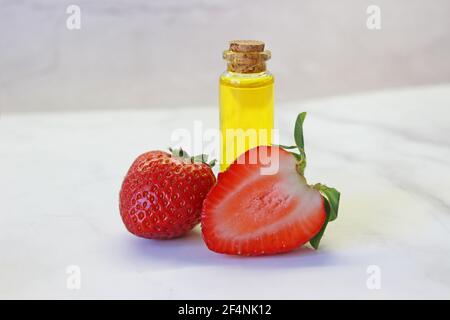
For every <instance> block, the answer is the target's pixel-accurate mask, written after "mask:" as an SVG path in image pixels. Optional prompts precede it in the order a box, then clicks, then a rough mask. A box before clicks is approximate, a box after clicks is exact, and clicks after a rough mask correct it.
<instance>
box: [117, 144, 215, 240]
mask: <svg viewBox="0 0 450 320" xmlns="http://www.w3.org/2000/svg"><path fill="white" fill-rule="evenodd" d="M170 151H171V152H172V154H169V153H167V152H164V151H150V152H146V153H144V154H142V155H140V156H139V157H138V158H137V159H136V160H135V161H134V162H133V164H132V165H131V167H130V169H129V170H128V173H127V175H126V176H125V179H124V181H123V183H122V188H121V190H120V215H121V217H122V220H123V222H124V224H125V226H126V228H127V229H128V231H130V232H131V233H133V234H135V235H136V236H139V237H144V238H150V239H170V238H175V237H179V236H182V235H183V234H185V233H186V232H188V231H189V230H191V229H192V228H193V227H194V226H195V225H197V224H198V223H199V222H200V215H201V209H202V204H203V200H204V198H205V197H206V194H207V193H208V191H209V190H210V189H211V187H212V186H213V185H214V183H215V182H216V178H215V177H214V174H213V172H212V170H211V166H212V165H213V163H210V164H207V163H205V161H206V156H205V155H200V156H196V157H189V155H188V154H187V153H186V152H185V151H183V150H182V149H176V150H171V149H170Z"/></svg>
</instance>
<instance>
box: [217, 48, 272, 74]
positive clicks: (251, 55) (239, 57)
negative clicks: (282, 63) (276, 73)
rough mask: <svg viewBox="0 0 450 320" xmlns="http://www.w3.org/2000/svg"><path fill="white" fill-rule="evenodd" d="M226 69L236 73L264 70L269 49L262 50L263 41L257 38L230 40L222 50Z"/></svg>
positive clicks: (268, 57)
mask: <svg viewBox="0 0 450 320" xmlns="http://www.w3.org/2000/svg"><path fill="white" fill-rule="evenodd" d="M223 58H224V59H225V60H227V62H228V64H227V70H228V71H231V72H238V73H259V72H263V71H265V70H266V61H267V60H269V59H270V51H267V50H266V51H264V42H262V41H258V40H232V41H230V47H229V50H226V51H224V53H223Z"/></svg>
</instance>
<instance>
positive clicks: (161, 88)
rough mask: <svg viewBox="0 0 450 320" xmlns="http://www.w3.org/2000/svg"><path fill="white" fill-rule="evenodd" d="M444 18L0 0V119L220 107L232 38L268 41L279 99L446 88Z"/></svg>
mask: <svg viewBox="0 0 450 320" xmlns="http://www.w3.org/2000/svg"><path fill="white" fill-rule="evenodd" d="M69 4H76V5H79V6H80V7H81V30H73V31H70V30H68V29H67V28H66V19H67V17H68V14H66V8H67V6H68V5H69ZM370 4H376V5H378V6H380V7H381V19H382V20H381V21H382V29H381V30H379V31H374V30H368V29H367V27H366V19H367V17H368V15H367V13H366V9H367V7H368V6H369V5H370ZM449 15H450V1H448V0H433V1H424V0H378V1H365V0H340V1H335V0H314V1H313V0H303V1H300V0H288V1H261V0H259V1H257V0H248V1H237V0H227V1H218V0H209V1H207V0H204V1H200V0H186V1H174V0H172V1H163V0H157V1H145V0H108V1H106V0H100V1H92V0H86V1H76V0H72V1H57V0H41V1H31V0H30V1H19V0H0V112H27V111H41V110H52V111H66V110H96V109H136V108H168V107H170V108H176V107H183V106H202V105H209V106H215V105H216V102H217V87H218V84H217V80H218V76H219V74H220V73H221V72H222V71H223V70H224V69H225V63H224V61H223V60H222V58H221V53H222V51H223V50H224V49H225V48H226V47H227V40H229V39H235V38H241V39H246V38H255V39H261V40H264V41H266V44H267V48H268V49H270V50H271V51H272V54H273V59H272V60H271V61H270V62H269V68H270V70H271V71H272V72H273V73H274V74H275V76H276V100H277V101H278V102H284V101H292V100H302V99H309V98H316V97H323V96H330V95H340V94H348V93H354V92H360V91H367V90H378V89H384V88H394V87H403V86H416V85H428V84H434V83H444V82H450V61H449V59H450V19H449Z"/></svg>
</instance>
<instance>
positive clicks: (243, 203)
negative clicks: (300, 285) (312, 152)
mask: <svg viewBox="0 0 450 320" xmlns="http://www.w3.org/2000/svg"><path fill="white" fill-rule="evenodd" d="M304 118H305V114H304V113H302V114H300V115H299V117H298V118H297V122H296V130H295V140H296V142H297V146H295V147H296V148H298V149H299V151H300V153H299V154H294V153H290V152H288V151H286V150H284V149H283V148H281V147H279V146H259V147H256V148H253V149H251V150H249V151H247V152H245V153H244V154H242V155H241V156H240V157H238V159H236V161H235V162H234V163H233V164H232V165H231V166H230V167H229V168H228V169H227V170H226V171H225V172H223V173H221V174H219V177H218V180H217V184H216V185H215V186H214V187H213V188H212V189H211V191H210V192H209V193H208V195H207V197H206V199H205V201H204V203H203V209H202V233H203V238H204V240H205V242H206V245H207V246H208V248H209V249H211V250H213V251H215V252H219V253H227V254H237V255H264V254H275V253H282V252H287V251H290V250H293V249H295V248H298V247H299V246H301V245H302V244H304V243H306V242H308V241H310V242H311V244H312V246H313V247H314V248H317V247H318V245H319V242H320V238H321V237H322V235H323V231H324V229H325V227H326V224H327V222H328V221H331V220H334V219H335V218H336V215H337V207H338V205H339V192H338V191H337V190H335V189H333V188H328V187H326V186H324V185H321V184H317V185H314V186H309V185H308V184H307V183H306V179H305V177H304V176H303V172H304V168H305V164H306V160H305V159H306V156H305V153H304V146H303V131H302V124H303V120H304ZM285 148H288V149H291V148H293V147H285ZM269 167H271V168H275V169H276V170H273V172H271V173H272V174H267V172H270V170H267V169H268V168H269Z"/></svg>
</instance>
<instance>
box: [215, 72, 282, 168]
mask: <svg viewBox="0 0 450 320" xmlns="http://www.w3.org/2000/svg"><path fill="white" fill-rule="evenodd" d="M273 84H274V78H273V76H272V74H270V73H269V72H267V71H265V72H261V73H251V74H242V73H233V72H229V71H228V72H225V73H224V74H222V76H221V77H220V92H219V100H220V130H221V134H222V137H221V155H220V158H221V159H220V160H221V161H220V171H224V170H225V169H226V168H228V166H229V165H230V164H231V163H232V162H233V161H234V160H235V159H236V158H237V157H238V156H239V155H241V154H242V153H244V152H245V151H247V150H248V149H251V148H253V147H256V146H258V145H270V144H271V143H272V128H273V118H274V116H273V109H274V106H273V100H274V99H273Z"/></svg>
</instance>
